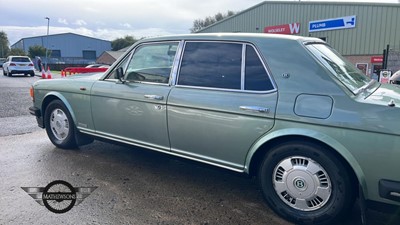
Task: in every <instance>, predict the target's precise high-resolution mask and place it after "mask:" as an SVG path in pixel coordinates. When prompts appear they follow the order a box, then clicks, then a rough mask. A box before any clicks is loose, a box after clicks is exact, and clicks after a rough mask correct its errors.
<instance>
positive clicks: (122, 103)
mask: <svg viewBox="0 0 400 225" xmlns="http://www.w3.org/2000/svg"><path fill="white" fill-rule="evenodd" d="M31 95H32V97H33V106H32V107H30V113H31V114H32V115H35V116H36V119H37V122H38V124H39V126H40V127H42V128H45V129H46V131H47V135H48V137H49V139H50V140H51V142H52V143H53V144H54V145H55V146H57V147H58V148H61V149H71V148H76V147H78V146H80V145H84V144H89V143H90V142H92V141H93V139H95V138H99V139H101V140H112V141H116V142H121V143H124V144H130V145H135V146H140V147H144V148H147V149H150V150H154V151H158V152H163V153H166V154H170V155H174V156H178V157H183V158H186V159H191V160H195V161H199V162H203V163H207V164H211V165H214V166H218V167H223V168H226V169H229V170H233V171H237V172H239V173H245V174H249V175H251V176H257V177H258V180H259V183H260V189H261V190H262V193H263V196H264V198H265V201H266V202H267V203H268V205H269V206H270V207H271V208H272V209H273V210H274V211H275V212H276V213H277V214H279V215H280V216H282V217H283V218H285V219H287V220H289V221H292V222H295V223H299V224H327V223H332V222H333V221H336V220H337V219H339V218H343V216H345V214H346V213H348V212H350V211H351V208H352V207H353V205H354V202H355V200H356V199H357V198H358V199H359V202H360V203H361V204H360V205H361V206H363V205H369V203H378V204H381V203H384V204H385V205H392V206H395V207H398V206H400V164H399V160H400V123H399V119H398V118H399V116H400V87H399V86H396V85H389V84H380V83H378V82H376V81H374V80H371V79H370V78H368V77H367V76H365V75H363V74H362V73H361V72H360V71H359V70H358V69H356V68H355V67H354V66H353V65H352V64H351V63H349V62H347V61H346V60H345V59H344V58H343V57H342V56H341V55H340V54H338V53H337V52H336V51H335V50H334V49H332V48H331V47H330V46H329V45H327V44H326V43H325V42H323V41H321V40H320V39H316V38H309V37H299V36H289V35H273V34H272V35H268V34H228V33H225V34H223V33H217V34H193V35H181V36H168V37H157V38H150V39H145V40H141V41H139V42H137V43H135V44H134V45H133V46H132V47H131V48H130V49H129V50H128V51H127V52H126V53H125V54H124V55H123V56H122V57H121V58H120V59H119V60H118V61H117V62H116V63H114V64H113V65H112V66H111V67H110V68H109V69H108V70H107V71H106V72H105V73H101V74H91V75H74V76H71V77H68V78H63V79H53V80H40V81H37V82H36V83H34V85H33V86H32V89H31ZM364 203H365V204H364ZM361 208H363V207H361ZM361 211H362V212H363V210H361Z"/></svg>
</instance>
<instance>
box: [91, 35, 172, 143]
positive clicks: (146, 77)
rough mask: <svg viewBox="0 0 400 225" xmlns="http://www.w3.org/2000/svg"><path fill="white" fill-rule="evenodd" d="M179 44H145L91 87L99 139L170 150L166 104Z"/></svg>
mask: <svg viewBox="0 0 400 225" xmlns="http://www.w3.org/2000/svg"><path fill="white" fill-rule="evenodd" d="M177 46H178V42H164V43H151V44H142V45H139V46H138V47H136V48H135V50H134V52H133V53H132V54H131V55H128V56H126V57H125V59H124V60H123V61H122V62H121V63H120V65H119V66H118V68H120V67H122V68H123V69H124V74H125V77H124V80H125V82H120V81H119V80H118V79H115V77H114V76H115V74H116V71H114V72H111V73H110V76H109V77H108V78H107V79H104V80H102V81H98V82H96V83H95V84H94V85H93V87H92V92H91V93H92V94H91V104H92V115H93V122H94V126H95V131H96V133H97V135H100V136H104V137H107V138H109V139H116V140H119V141H122V142H127V143H134V144H136V145H141V146H145V147H148V148H156V149H163V150H166V151H169V150H170V143H169V139H168V131H167V115H166V113H167V110H166V101H167V98H168V95H169V93H170V90H171V86H170V76H171V71H172V66H173V62H174V58H175V55H176V49H177Z"/></svg>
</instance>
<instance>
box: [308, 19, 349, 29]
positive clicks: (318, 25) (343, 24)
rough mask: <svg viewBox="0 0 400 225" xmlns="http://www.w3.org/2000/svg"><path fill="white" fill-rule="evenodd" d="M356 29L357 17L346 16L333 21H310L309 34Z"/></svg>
mask: <svg viewBox="0 0 400 225" xmlns="http://www.w3.org/2000/svg"><path fill="white" fill-rule="evenodd" d="M355 27H356V16H345V17H339V18H333V19H325V20H315V21H310V22H309V26H308V30H309V32H316V31H325V30H338V29H348V28H355Z"/></svg>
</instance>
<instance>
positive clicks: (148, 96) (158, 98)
mask: <svg viewBox="0 0 400 225" xmlns="http://www.w3.org/2000/svg"><path fill="white" fill-rule="evenodd" d="M144 97H145V98H148V99H154V100H163V99H164V96H160V95H144Z"/></svg>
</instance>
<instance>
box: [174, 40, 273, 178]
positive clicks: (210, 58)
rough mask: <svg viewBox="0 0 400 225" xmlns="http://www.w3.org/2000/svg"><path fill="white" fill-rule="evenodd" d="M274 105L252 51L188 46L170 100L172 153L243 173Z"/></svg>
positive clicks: (220, 44)
mask: <svg viewBox="0 0 400 225" xmlns="http://www.w3.org/2000/svg"><path fill="white" fill-rule="evenodd" d="M276 103H277V91H276V88H275V86H274V84H273V82H272V80H271V79H270V77H269V75H268V73H267V70H266V67H265V65H264V63H263V61H262V59H261V58H260V55H259V54H258V53H257V51H256V49H255V48H254V46H252V45H250V44H245V43H235V42H205V41H193V42H187V43H186V44H185V49H184V54H183V57H182V61H181V65H180V69H179V74H178V78H177V81H176V86H175V87H174V88H173V89H172V90H171V93H170V95H169V98H168V106H167V114H168V131H169V135H170V141H171V151H173V152H176V153H179V154H183V155H185V156H187V157H190V158H194V159H197V160H200V161H207V162H208V163H212V164H213V163H214V164H218V165H222V166H226V167H229V168H233V169H237V170H241V169H243V165H244V162H245V158H246V155H247V152H248V150H249V149H250V147H251V146H252V145H253V144H254V142H256V140H257V139H258V138H260V137H261V136H262V135H263V134H265V133H266V132H268V131H269V130H270V129H271V128H272V127H273V125H274V117H275V109H276Z"/></svg>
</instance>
